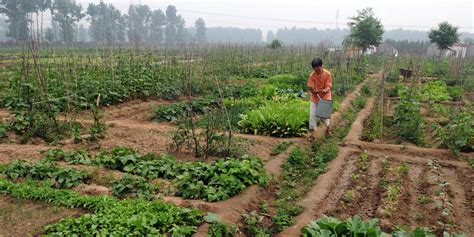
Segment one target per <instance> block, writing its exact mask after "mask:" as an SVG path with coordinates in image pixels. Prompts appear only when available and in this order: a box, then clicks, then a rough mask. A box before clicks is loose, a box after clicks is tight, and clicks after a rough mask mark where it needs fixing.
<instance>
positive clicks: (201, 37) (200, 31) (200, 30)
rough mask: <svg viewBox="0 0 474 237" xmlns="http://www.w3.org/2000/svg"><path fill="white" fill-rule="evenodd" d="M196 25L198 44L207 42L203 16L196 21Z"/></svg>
mask: <svg viewBox="0 0 474 237" xmlns="http://www.w3.org/2000/svg"><path fill="white" fill-rule="evenodd" d="M194 27H196V37H195V38H196V42H197V43H198V44H203V43H206V41H207V39H206V23H205V22H204V20H203V19H202V18H199V19H197V20H196V22H195V23H194Z"/></svg>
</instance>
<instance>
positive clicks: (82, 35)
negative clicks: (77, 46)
mask: <svg viewBox="0 0 474 237" xmlns="http://www.w3.org/2000/svg"><path fill="white" fill-rule="evenodd" d="M87 35H88V34H87V29H86V28H85V27H84V25H82V24H81V25H79V27H78V28H77V30H76V37H75V38H76V40H77V41H79V42H87Z"/></svg>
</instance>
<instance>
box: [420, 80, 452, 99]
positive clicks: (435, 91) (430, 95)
mask: <svg viewBox="0 0 474 237" xmlns="http://www.w3.org/2000/svg"><path fill="white" fill-rule="evenodd" d="M421 99H422V100H424V101H430V102H441V101H446V100H451V98H450V97H449V94H448V89H447V88H446V83H445V82H444V81H430V82H428V83H426V84H424V85H423V87H422V89H421Z"/></svg>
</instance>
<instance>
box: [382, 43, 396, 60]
mask: <svg viewBox="0 0 474 237" xmlns="http://www.w3.org/2000/svg"><path fill="white" fill-rule="evenodd" d="M377 53H379V54H381V55H386V56H390V57H398V49H396V48H395V47H393V46H392V45H390V44H388V43H386V42H383V43H381V44H380V45H379V47H377Z"/></svg>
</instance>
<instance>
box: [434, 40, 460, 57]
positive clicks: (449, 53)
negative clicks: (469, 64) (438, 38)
mask: <svg viewBox="0 0 474 237" xmlns="http://www.w3.org/2000/svg"><path fill="white" fill-rule="evenodd" d="M467 48H468V45H467V44H465V43H463V42H457V43H454V44H453V46H451V47H450V48H449V49H447V50H446V51H444V52H441V51H440V50H439V49H438V46H437V45H436V44H431V45H430V46H429V47H428V50H427V51H426V56H428V57H433V56H434V57H436V56H439V55H440V54H441V56H442V57H455V58H465V57H466V53H467Z"/></svg>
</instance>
